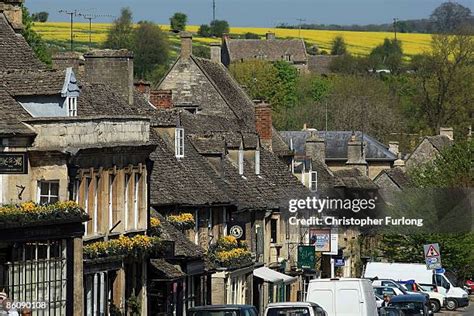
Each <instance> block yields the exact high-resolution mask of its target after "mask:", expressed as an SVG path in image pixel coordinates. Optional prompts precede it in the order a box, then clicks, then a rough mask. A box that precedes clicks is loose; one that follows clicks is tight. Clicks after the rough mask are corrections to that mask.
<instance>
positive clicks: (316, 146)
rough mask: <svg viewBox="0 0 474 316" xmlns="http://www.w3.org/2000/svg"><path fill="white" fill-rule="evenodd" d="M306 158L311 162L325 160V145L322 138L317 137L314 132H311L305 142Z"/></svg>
mask: <svg viewBox="0 0 474 316" xmlns="http://www.w3.org/2000/svg"><path fill="white" fill-rule="evenodd" d="M305 152H306V156H307V157H310V158H311V160H313V161H322V162H324V161H325V160H326V143H325V141H324V139H323V138H321V137H319V136H318V135H317V134H316V132H315V131H311V132H310V135H309V137H308V138H307V139H306V142H305Z"/></svg>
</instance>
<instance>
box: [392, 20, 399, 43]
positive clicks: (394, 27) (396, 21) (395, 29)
mask: <svg viewBox="0 0 474 316" xmlns="http://www.w3.org/2000/svg"><path fill="white" fill-rule="evenodd" d="M397 23H398V19H397V18H393V32H394V33H395V40H397Z"/></svg>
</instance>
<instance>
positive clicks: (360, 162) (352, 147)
mask: <svg viewBox="0 0 474 316" xmlns="http://www.w3.org/2000/svg"><path fill="white" fill-rule="evenodd" d="M346 165H347V166H348V167H350V168H356V169H359V170H360V171H361V172H362V174H363V175H367V171H368V169H367V161H366V160H365V145H363V143H362V142H361V141H359V140H358V139H357V137H356V136H355V134H354V133H352V135H351V137H350V139H349V142H348V143H347V162H346Z"/></svg>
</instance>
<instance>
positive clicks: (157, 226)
mask: <svg viewBox="0 0 474 316" xmlns="http://www.w3.org/2000/svg"><path fill="white" fill-rule="evenodd" d="M149 232H150V235H152V236H156V237H159V236H160V235H161V221H160V220H159V219H158V218H156V217H151V218H150V229H149Z"/></svg>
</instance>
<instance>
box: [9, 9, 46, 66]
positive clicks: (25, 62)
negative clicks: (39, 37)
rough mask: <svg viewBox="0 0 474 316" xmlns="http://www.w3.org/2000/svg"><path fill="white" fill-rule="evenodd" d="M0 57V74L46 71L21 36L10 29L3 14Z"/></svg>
mask: <svg viewBox="0 0 474 316" xmlns="http://www.w3.org/2000/svg"><path fill="white" fill-rule="evenodd" d="M0 56H1V58H0V72H2V71H9V70H16V69H23V70H38V69H46V66H45V65H44V64H43V63H42V62H40V61H39V60H38V59H37V58H36V56H35V54H34V52H33V50H32V49H31V47H30V46H29V45H28V43H27V42H26V41H25V39H24V38H23V36H21V35H19V34H16V33H15V31H14V30H13V29H12V28H11V26H10V24H9V23H8V21H7V20H6V18H5V16H4V14H3V13H0Z"/></svg>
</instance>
